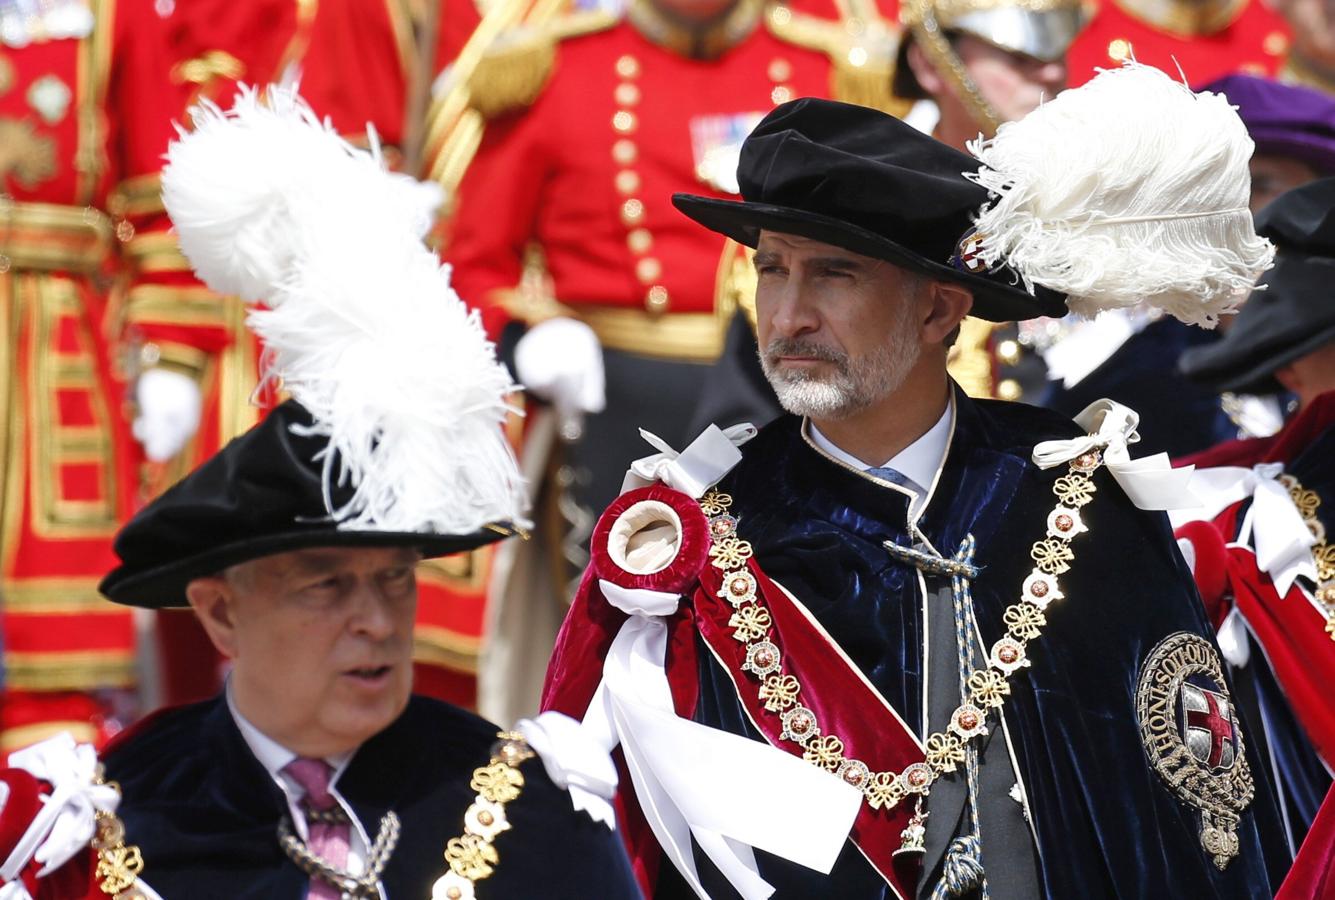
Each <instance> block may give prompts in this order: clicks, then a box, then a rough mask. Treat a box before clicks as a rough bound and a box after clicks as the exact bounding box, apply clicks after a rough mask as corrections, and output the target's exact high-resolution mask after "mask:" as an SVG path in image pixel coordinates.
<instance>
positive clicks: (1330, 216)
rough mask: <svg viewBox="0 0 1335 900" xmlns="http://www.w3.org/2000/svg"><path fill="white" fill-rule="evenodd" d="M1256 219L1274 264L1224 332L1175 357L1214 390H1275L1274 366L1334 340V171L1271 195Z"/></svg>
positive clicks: (1186, 371)
mask: <svg viewBox="0 0 1335 900" xmlns="http://www.w3.org/2000/svg"><path fill="white" fill-rule="evenodd" d="M1256 226H1257V230H1258V231H1260V232H1261V234H1263V235H1265V236H1266V237H1268V238H1270V239H1271V240H1272V241H1274V242H1275V244H1276V245H1278V247H1279V251H1278V253H1277V254H1276V255H1275V267H1274V268H1273V269H1271V270H1270V271H1269V272H1267V273H1266V274H1265V276H1264V277H1262V279H1261V286H1262V288H1261V289H1258V290H1257V291H1255V292H1254V293H1253V294H1252V296H1251V298H1250V299H1249V300H1248V301H1247V302H1246V303H1245V304H1244V305H1243V307H1242V310H1241V311H1240V312H1239V313H1238V315H1237V319H1236V320H1235V321H1234V323H1233V327H1232V328H1230V329H1229V330H1228V333H1227V334H1225V335H1224V337H1223V338H1222V339H1221V340H1219V341H1218V342H1216V343H1214V344H1209V345H1206V346H1203V347H1196V348H1193V349H1192V350H1189V351H1188V352H1187V353H1185V354H1183V356H1182V361H1181V364H1180V367H1181V369H1182V372H1183V373H1184V374H1185V375H1187V377H1189V378H1191V379H1192V380H1193V381H1198V382H1200V383H1202V384H1206V385H1209V386H1211V387H1214V388H1215V389H1216V390H1220V391H1240V392H1243V393H1248V394H1268V393H1275V392H1278V391H1280V390H1282V386H1281V385H1280V383H1279V382H1278V381H1276V380H1275V377H1274V375H1275V373H1276V372H1277V371H1279V370H1280V369H1282V368H1284V366H1286V365H1288V364H1289V363H1291V362H1293V361H1294V360H1297V359H1301V358H1302V357H1304V356H1306V355H1307V354H1309V353H1311V352H1313V351H1315V350H1318V349H1320V348H1321V347H1323V346H1325V345H1326V344H1329V343H1332V342H1335V293H1332V285H1335V177H1330V178H1321V179H1318V180H1316V181H1313V182H1310V183H1308V184H1305V185H1303V186H1302V187H1297V188H1294V189H1293V190H1291V191H1288V192H1287V193H1284V194H1281V195H1280V196H1279V197H1276V198H1275V199H1274V200H1273V201H1272V202H1271V203H1270V204H1269V205H1268V206H1266V207H1265V209H1263V210H1261V211H1260V212H1259V213H1258V214H1257V216H1256Z"/></svg>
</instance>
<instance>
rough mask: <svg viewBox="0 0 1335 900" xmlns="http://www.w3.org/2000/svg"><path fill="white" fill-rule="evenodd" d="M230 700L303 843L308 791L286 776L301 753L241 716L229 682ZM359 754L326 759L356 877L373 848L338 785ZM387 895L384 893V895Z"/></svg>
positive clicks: (240, 727)
mask: <svg viewBox="0 0 1335 900" xmlns="http://www.w3.org/2000/svg"><path fill="white" fill-rule="evenodd" d="M224 695H225V696H226V698H227V710H228V712H230V713H231V714H232V720H233V721H235V722H236V727H237V730H238V731H240V732H241V737H242V739H243V740H244V741H245V742H246V746H247V747H249V748H250V752H251V753H252V754H254V756H255V759H257V760H259V763H260V765H261V766H263V767H264V770H265V771H266V772H268V773H269V777H270V778H272V779H273V782H274V784H275V785H277V786H278V789H279V790H280V791H282V792H283V796H284V798H286V800H287V807H288V813H289V814H290V815H291V817H292V824H293V827H294V829H295V831H296V832H297V836H298V837H300V838H301V839H302V840H303V841H304V840H307V839H308V838H309V836H310V832H309V829H308V828H307V827H306V816H305V814H304V813H303V812H302V810H301V801H302V799H303V797H304V796H305V793H306V792H305V790H304V789H303V788H302V787H301V785H299V784H297V783H296V781H294V780H293V779H292V777H291V776H290V775H288V774H287V773H285V772H284V771H283V769H285V768H286V767H287V765H288V763H290V762H292V761H293V760H294V759H296V758H297V754H296V753H293V752H292V751H291V750H289V749H287V748H286V747H284V746H283V745H282V744H280V743H278V742H277V741H275V740H274V739H273V738H271V737H269V736H268V735H267V734H265V733H264V732H262V731H260V730H259V729H258V728H256V727H255V725H254V723H253V722H251V721H250V720H249V719H247V718H246V717H245V716H243V715H242V714H241V711H240V710H239V709H237V708H236V700H235V699H234V698H233V696H232V682H231V680H230V679H229V680H228V682H227V687H226V689H225V690H224ZM356 752H357V751H355V750H353V751H351V752H349V753H340V754H338V755H337V756H327V757H325V762H327V763H329V765H330V766H331V767H332V768H333V770H334V771H333V773H332V774H331V775H330V776H329V794H330V796H332V797H333V798H334V799H335V801H337V802H338V804H339V806H341V807H343V810H344V812H346V813H347V814H348V818H349V819H350V820H351V822H352V825H353V828H352V834H351V840H350V843H351V847H350V848H349V850H348V869H349V871H351V872H353V873H354V874H360V873H361V872H362V871H363V870H364V869H363V867H364V865H365V860H366V848H367V847H369V846H370V843H371V842H370V838H369V836H368V835H367V834H366V829H365V828H364V827H363V826H362V823H361V821H360V820H358V818H357V815H356V813H354V812H353V811H352V807H351V806H350V805H349V804H348V802H347V801H346V800H344V799H343V795H342V794H340V793H339V792H338V788H337V787H336V785H337V784H338V779H339V777H340V776H342V774H343V770H344V769H346V768H347V767H348V763H350V762H352V757H353V756H354V755H355V754H356ZM382 893H383V892H382Z"/></svg>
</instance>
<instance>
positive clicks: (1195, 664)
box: [1136, 631, 1253, 869]
mask: <svg viewBox="0 0 1335 900" xmlns="http://www.w3.org/2000/svg"><path fill="white" fill-rule="evenodd" d="M1136 712H1137V715H1138V717H1139V719H1140V737H1141V740H1142V741H1143V742H1144V744H1145V752H1146V753H1147V754H1148V755H1149V759H1150V764H1151V765H1152V766H1153V767H1154V770H1155V771H1156V772H1158V773H1159V775H1160V777H1161V778H1163V780H1164V783H1165V784H1167V785H1168V788H1169V789H1170V790H1171V791H1172V792H1173V793H1174V794H1175V795H1176V796H1177V798H1178V799H1179V800H1182V801H1183V802H1185V803H1188V804H1190V805H1191V806H1193V807H1195V808H1196V809H1198V810H1199V811H1200V813H1201V846H1203V847H1204V848H1205V850H1206V852H1208V853H1210V854H1211V855H1212V856H1213V857H1214V863H1215V865H1216V866H1218V867H1219V868H1220V869H1223V868H1224V867H1225V866H1227V865H1228V864H1229V862H1230V861H1231V860H1232V859H1233V857H1235V856H1237V855H1238V835H1237V832H1236V830H1235V829H1236V828H1237V825H1238V822H1239V821H1241V817H1242V812H1243V810H1245V809H1246V808H1247V806H1248V804H1250V803H1251V801H1252V794H1253V784H1252V774H1251V770H1250V768H1249V767H1248V765H1247V757H1246V755H1245V754H1244V752H1243V741H1242V729H1241V728H1240V727H1239V725H1238V717H1237V715H1236V714H1235V713H1234V710H1233V701H1232V699H1231V698H1230V697H1229V695H1228V688H1227V686H1226V685H1225V683H1224V673H1223V669H1222V667H1221V666H1220V664H1219V657H1218V655H1217V654H1216V653H1215V650H1214V647H1213V646H1211V644H1210V642H1209V641H1207V640H1205V639H1204V638H1202V637H1200V636H1199V635H1195V634H1191V633H1189V632H1185V631H1180V632H1177V633H1175V634H1170V635H1169V636H1168V637H1166V638H1164V639H1163V640H1162V641H1160V642H1159V643H1158V645H1157V646H1155V648H1154V650H1153V651H1151V652H1150V655H1149V658H1148V659H1146V660H1145V664H1144V666H1143V667H1142V668H1141V671H1140V684H1139V687H1138V688H1137V690H1136Z"/></svg>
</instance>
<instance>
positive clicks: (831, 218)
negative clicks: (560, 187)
mask: <svg viewBox="0 0 1335 900" xmlns="http://www.w3.org/2000/svg"><path fill="white" fill-rule="evenodd" d="M978 168H979V162H978V160H976V159H974V158H973V157H971V156H968V155H966V154H964V153H961V152H959V151H958V150H956V149H954V148H953V147H950V146H947V145H946V144H943V143H941V142H940V141H938V140H936V139H935V138H933V137H931V136H929V135H926V134H923V133H922V132H920V131H918V130H917V129H916V128H914V127H913V126H911V125H908V124H906V123H904V122H902V121H900V120H899V119H896V118H895V117H893V116H889V115H886V114H885V113H882V112H879V111H877V110H874V109H868V108H866V107H862V106H853V105H851V104H848V103H839V102H837V101H833V100H817V99H811V98H803V99H800V100H794V101H792V102H790V103H785V104H783V105H782V106H779V107H776V108H775V109H774V110H773V111H772V112H771V113H770V114H769V115H768V116H766V117H765V118H764V120H762V121H761V122H760V124H759V125H757V126H756V129H755V130H754V131H753V132H751V134H750V136H748V137H747V139H746V141H745V143H743V144H742V152H741V160H740V162H739V164H738V167H737V181H738V184H739V185H740V187H741V193H742V199H741V200H740V201H736V200H719V199H716V198H713V197H699V196H695V195H692V194H676V195H674V196H673V198H672V202H673V204H674V205H675V206H676V207H677V209H679V210H681V211H682V212H683V213H685V214H686V215H687V216H689V217H691V218H692V219H694V220H695V221H697V222H699V223H700V224H701V225H703V226H705V227H706V228H708V229H710V230H711V231H717V232H719V233H720V234H724V235H726V236H728V237H730V238H732V239H733V240H735V241H737V242H738V243H739V244H744V245H745V246H748V247H755V246H756V242H757V241H758V240H759V239H760V232H761V231H762V230H766V231H777V232H782V233H784V234H795V235H799V236H801V237H806V238H811V239H812V240H815V241H820V242H822V243H826V244H832V245H834V246H836V247H843V248H844V249H846V250H852V251H853V252H854V253H859V254H861V255H863V256H869V257H872V258H873V259H883V260H886V261H887V262H891V263H894V264H895V265H898V266H902V267H904V268H906V269H911V270H914V271H917V272H922V273H923V274H926V275H929V276H932V277H934V278H942V279H948V280H952V281H958V282H960V283H961V284H964V285H966V286H968V287H969V288H971V289H972V290H973V294H974V306H973V311H972V315H975V316H977V317H979V318H983V319H988V320H991V321H994V322H1003V321H1013V320H1021V319H1032V318H1034V317H1035V316H1060V315H1064V314H1065V312H1066V306H1065V298H1064V297H1063V296H1062V295H1060V294H1056V293H1053V292H1052V291H1048V290H1046V289H1044V288H1037V289H1036V292H1035V294H1030V293H1029V292H1027V291H1026V290H1025V289H1024V285H1023V284H1022V283H1021V280H1020V278H1019V276H1018V275H1016V274H1015V273H1013V272H1011V271H1010V270H1008V269H1006V268H1004V267H1003V268H1001V269H998V270H996V271H991V272H988V271H986V270H984V271H982V272H975V271H969V270H968V269H967V268H966V267H965V266H964V264H963V263H962V262H961V260H960V259H959V258H958V251H959V249H960V243H961V240H962V239H963V238H965V236H966V235H968V234H969V233H970V232H971V231H972V226H973V223H972V217H973V216H974V215H975V214H977V213H978V211H979V210H980V209H981V208H982V207H983V206H984V205H985V204H986V203H987V202H988V192H987V189H986V188H984V187H982V186H980V185H978V184H975V183H974V182H972V181H969V180H968V179H967V178H965V177H964V173H965V172H976V171H977V170H978Z"/></svg>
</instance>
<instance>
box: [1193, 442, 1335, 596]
mask: <svg viewBox="0 0 1335 900" xmlns="http://www.w3.org/2000/svg"><path fill="white" fill-rule="evenodd" d="M1283 474H1284V466H1283V465H1282V464H1280V463H1260V464H1259V465H1256V466H1253V467H1252V468H1250V469H1246V468H1243V467H1241V466H1217V467H1214V468H1210V469H1199V470H1197V471H1196V472H1195V474H1194V475H1192V478H1191V492H1192V493H1193V494H1194V495H1195V496H1196V498H1197V500H1198V502H1199V503H1200V508H1199V509H1195V510H1192V511H1191V512H1190V514H1184V513H1178V514H1176V515H1174V516H1171V517H1170V519H1171V520H1172V523H1173V527H1174V528H1179V527H1181V526H1182V525H1184V524H1186V523H1187V522H1190V521H1196V520H1203V521H1207V522H1208V521H1210V520H1211V519H1213V518H1214V517H1215V516H1217V515H1219V514H1220V513H1221V512H1223V511H1224V510H1226V509H1228V508H1229V507H1230V506H1232V505H1233V504H1234V503H1237V502H1238V501H1239V500H1245V499H1247V498H1248V497H1250V498H1251V500H1252V508H1251V513H1250V518H1251V524H1252V528H1251V539H1250V540H1247V539H1245V538H1244V539H1243V542H1244V543H1245V544H1247V545H1248V546H1250V547H1251V548H1252V549H1253V550H1254V551H1255V552H1256V564H1257V565H1258V566H1260V567H1261V569H1262V571H1264V572H1266V574H1268V575H1269V576H1270V579H1271V580H1272V581H1273V582H1274V583H1275V588H1276V590H1278V591H1279V595H1280V596H1281V597H1283V596H1284V595H1285V594H1287V593H1288V592H1289V589H1290V588H1292V587H1293V582H1294V581H1295V580H1296V579H1297V578H1298V576H1300V575H1305V576H1306V577H1308V578H1310V579H1311V580H1312V581H1316V560H1315V559H1314V558H1313V556H1312V547H1313V546H1314V545H1315V544H1316V538H1315V537H1314V536H1313V535H1312V532H1311V531H1310V530H1309V529H1308V527H1307V523H1306V522H1304V521H1303V517H1302V513H1301V512H1299V511H1298V507H1297V505H1295V504H1294V502H1293V498H1292V497H1291V496H1289V489H1288V488H1286V487H1285V486H1284V485H1283V484H1282V483H1281V482H1280V480H1279V477H1280V476H1281V475H1283Z"/></svg>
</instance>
